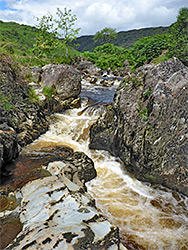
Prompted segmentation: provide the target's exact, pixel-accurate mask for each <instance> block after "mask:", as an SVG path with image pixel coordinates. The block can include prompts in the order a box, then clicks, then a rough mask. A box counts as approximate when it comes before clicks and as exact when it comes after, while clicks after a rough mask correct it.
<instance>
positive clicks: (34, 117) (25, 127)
mask: <svg viewBox="0 0 188 250" xmlns="http://www.w3.org/2000/svg"><path fill="white" fill-rule="evenodd" d="M20 71H21V69H20V68H19V67H18V65H17V64H16V62H14V61H13V60H12V58H11V57H8V56H6V55H4V56H1V60H0V100H1V101H0V169H1V168H2V167H3V166H4V165H6V163H7V162H10V161H11V160H13V159H15V157H16V156H17V155H18V152H19V151H20V149H21V147H22V146H24V145H26V144H28V143H30V142H32V141H33V140H34V139H36V138H38V137H39V135H41V134H42V133H44V132H46V131H47V129H48V122H47V120H46V118H45V115H44V112H43V109H42V107H40V106H39V105H37V104H35V103H34V102H32V101H31V100H30V94H29V87H28V85H27V83H26V82H25V81H24V80H23V76H21V74H20Z"/></svg>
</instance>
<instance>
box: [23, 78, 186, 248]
mask: <svg viewBox="0 0 188 250" xmlns="http://www.w3.org/2000/svg"><path fill="white" fill-rule="evenodd" d="M88 88H89V91H91V88H90V86H89V85H88V84H87V83H85V86H83V90H84V92H85V95H87V90H88ZM92 89H93V90H94V91H93V93H92V95H93V96H92V98H93V97H94V96H95V95H96V96H98V97H97V98H99V94H100V93H102V92H101V89H100V92H98V90H97V88H96V89H95V88H94V87H93V88H92ZM104 90H105V88H104V89H103V91H104ZM108 91H109V89H108ZM113 91H114V89H112V92H113ZM90 94H91V93H90ZM90 94H89V95H90ZM102 95H104V92H103V93H102ZM97 98H96V99H97ZM86 107H87V99H86V100H83V101H82V107H81V108H79V109H74V110H68V111H67V112H66V113H65V114H54V115H52V116H51V118H50V123H51V125H50V129H49V131H48V132H47V133H46V134H44V135H43V136H41V137H40V138H39V139H38V140H36V141H35V142H34V143H32V144H30V145H28V146H27V147H25V148H24V150H23V152H22V155H24V154H25V155H27V154H30V153H31V152H32V154H36V155H37V154H40V153H41V148H46V147H47V146H48V147H51V146H54V145H55V146H61V145H63V146H68V147H71V148H73V150H74V151H82V152H84V153H86V155H88V156H89V157H90V158H91V159H92V160H93V161H94V164H95V168H96V170H97V177H96V178H95V179H94V180H92V181H90V182H89V183H88V184H87V188H88V190H89V192H90V193H91V194H92V196H93V197H94V198H95V199H96V202H97V207H98V208H99V209H100V210H101V212H102V213H103V215H105V216H106V217H107V218H108V220H109V221H110V222H111V223H112V224H114V225H116V226H118V227H119V228H120V234H121V237H122V241H123V242H124V243H125V245H126V246H127V248H128V249H147V250H154V249H156V250H162V249H163V250H174V249H187V248H186V245H185V243H186V242H187V239H188V198H187V197H185V196H183V195H180V194H178V193H176V192H174V191H171V190H168V189H166V188H163V187H160V186H151V185H149V184H144V183H141V182H139V181H137V180H136V179H135V178H134V177H132V176H131V175H129V173H127V172H126V171H125V169H124V167H123V164H122V163H121V162H120V161H119V159H117V158H115V157H112V156H111V155H110V154H109V153H108V152H106V151H99V150H89V149H88V143H89V128H90V126H91V124H93V123H94V122H95V121H96V119H97V117H98V116H99V115H100V114H101V112H103V108H102V106H100V105H99V106H92V105H91V107H89V108H86ZM85 108H86V110H85V112H82V111H83V110H84V109H85ZM50 178H52V179H53V178H54V177H50ZM52 181H54V180H52ZM37 183H39V182H38V181H37ZM29 185H30V184H29ZM37 185H38V184H37ZM54 185H55V184H54ZM30 188H31V187H30ZM36 204H37V201H36ZM87 209H88V208H87ZM85 214H86V215H87V213H85ZM105 223H106V222H105ZM105 228H106V229H107V226H106V227H105ZM75 234H76V233H75ZM43 240H44V239H43ZM96 249H97V248H96Z"/></svg>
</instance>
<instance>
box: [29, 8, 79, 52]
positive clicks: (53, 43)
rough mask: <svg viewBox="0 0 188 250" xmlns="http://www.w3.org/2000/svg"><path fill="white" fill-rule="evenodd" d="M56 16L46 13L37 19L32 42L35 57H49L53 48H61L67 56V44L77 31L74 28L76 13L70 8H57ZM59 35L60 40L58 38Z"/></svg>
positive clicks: (73, 38) (74, 37)
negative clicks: (33, 42) (35, 31)
mask: <svg viewBox="0 0 188 250" xmlns="http://www.w3.org/2000/svg"><path fill="white" fill-rule="evenodd" d="M56 16H57V17H56V18H54V17H53V16H52V14H50V13H47V15H46V16H43V17H42V18H41V19H40V18H36V19H37V21H38V24H37V28H38V34H37V37H36V42H35V44H34V49H33V51H34V54H35V55H36V56H37V57H49V56H50V57H51V56H52V52H53V50H56V49H63V50H64V51H65V56H68V49H67V46H68V44H70V43H71V42H72V41H73V40H75V39H76V35H77V34H78V32H79V30H80V29H79V28H78V29H74V27H73V26H74V25H75V21H76V20H77V18H76V15H72V14H71V10H67V9H66V8H65V9H64V12H63V11H61V10H60V9H59V8H57V12H56ZM59 37H61V40H60V39H59Z"/></svg>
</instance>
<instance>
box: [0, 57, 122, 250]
mask: <svg viewBox="0 0 188 250" xmlns="http://www.w3.org/2000/svg"><path fill="white" fill-rule="evenodd" d="M38 73H39V75H38V77H39V78H41V80H42V82H41V84H40V85H39V84H38V83H30V84H29V85H28V84H27V82H26V81H24V80H23V78H22V76H21V75H20V69H17V70H15V66H14V65H13V62H11V58H7V57H5V58H4V59H3V60H2V61H1V62H0V87H1V89H0V95H1V103H0V115H1V119H0V171H1V176H2V178H1V180H2V181H3V183H1V191H0V200H1V201H0V212H1V217H2V220H1V224H0V237H1V240H0V242H1V244H0V248H1V249H18V248H20V249H21V248H23V249H26V248H27V249H36V248H37V249H101V250H102V249H117V250H118V249H125V248H124V247H123V245H122V244H121V243H120V237H119V230H118V228H117V227H115V226H113V225H111V224H110V223H109V222H108V221H107V219H106V218H105V217H104V216H103V215H102V214H100V212H99V211H98V210H97V208H96V206H95V201H94V199H93V198H92V197H91V196H90V195H89V194H88V193H87V189H86V186H85V182H87V181H89V180H91V179H93V178H94V177H95V176H96V170H95V168H94V164H93V161H92V160H91V159H90V158H89V157H88V156H86V155H85V154H84V153H82V152H74V151H73V150H72V149H71V148H67V147H58V148H57V147H52V148H45V149H44V152H42V153H43V156H42V157H38V158H37V157H36V156H33V155H32V154H31V155H30V156H19V153H20V152H21V149H22V147H24V146H26V145H27V144H29V143H31V142H32V141H33V140H35V139H36V138H38V137H39V136H40V135H41V134H43V133H45V132H46V131H47V130H48V125H49V124H48V115H50V114H51V113H52V112H63V111H64V110H65V109H67V108H74V107H78V106H79V105H80V98H79V97H78V95H79V94H80V90H81V73H80V71H79V70H77V69H76V68H74V67H72V66H64V65H48V66H46V67H44V68H42V69H41V70H40V72H38ZM52 80H53V81H52ZM41 85H42V86H41ZM31 86H32V89H31ZM44 88H45V92H44ZM15 237H16V238H15ZM14 238H15V240H14ZM9 243H10V244H9ZM8 245H9V246H8Z"/></svg>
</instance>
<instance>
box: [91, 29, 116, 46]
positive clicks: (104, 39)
mask: <svg viewBox="0 0 188 250" xmlns="http://www.w3.org/2000/svg"><path fill="white" fill-rule="evenodd" d="M116 37H117V33H116V30H115V29H113V28H107V27H106V28H104V29H102V30H101V31H97V33H96V34H95V35H94V37H93V40H94V41H95V42H96V43H100V44H104V43H110V42H111V40H112V39H113V38H114V39H115V38H116Z"/></svg>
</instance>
